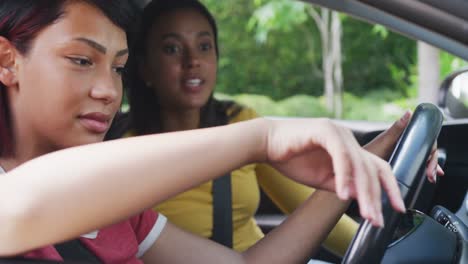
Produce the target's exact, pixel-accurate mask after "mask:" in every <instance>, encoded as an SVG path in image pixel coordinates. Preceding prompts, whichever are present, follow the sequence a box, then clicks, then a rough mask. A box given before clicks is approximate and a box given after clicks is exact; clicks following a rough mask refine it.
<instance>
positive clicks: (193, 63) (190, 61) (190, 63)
mask: <svg viewBox="0 0 468 264" xmlns="http://www.w3.org/2000/svg"><path fill="white" fill-rule="evenodd" d="M184 66H185V67H187V68H195V67H199V66H200V57H199V56H198V55H197V54H195V52H187V53H186V54H185V56H184Z"/></svg>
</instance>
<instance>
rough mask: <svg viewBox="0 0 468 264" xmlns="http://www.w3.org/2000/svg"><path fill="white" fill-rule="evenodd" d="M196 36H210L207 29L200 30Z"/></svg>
mask: <svg viewBox="0 0 468 264" xmlns="http://www.w3.org/2000/svg"><path fill="white" fill-rule="evenodd" d="M197 35H198V37H211V33H210V32H209V31H202V32H200V33H198V34H197Z"/></svg>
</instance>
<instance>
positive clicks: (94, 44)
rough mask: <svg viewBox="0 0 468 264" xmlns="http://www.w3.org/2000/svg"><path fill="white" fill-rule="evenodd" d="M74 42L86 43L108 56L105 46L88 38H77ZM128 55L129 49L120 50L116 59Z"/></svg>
mask: <svg viewBox="0 0 468 264" xmlns="http://www.w3.org/2000/svg"><path fill="white" fill-rule="evenodd" d="M73 40H77V41H81V42H84V43H86V44H87V45H88V46H90V47H91V48H93V49H95V50H97V51H99V52H101V53H102V54H106V53H107V48H106V47H104V46H103V45H101V44H99V43H98V42H96V41H94V40H92V39H88V38H75V39H73ZM126 54H128V49H123V50H119V51H118V52H117V55H116V57H120V56H124V55H126Z"/></svg>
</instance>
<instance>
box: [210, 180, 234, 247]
mask: <svg viewBox="0 0 468 264" xmlns="http://www.w3.org/2000/svg"><path fill="white" fill-rule="evenodd" d="M211 191H212V193H213V235H212V236H211V240H213V241H215V242H218V243H220V244H222V245H225V246H226V247H229V248H232V196H231V195H232V191H231V173H228V174H226V175H224V176H223V177H221V178H218V179H216V180H214V181H213V186H212V190H211Z"/></svg>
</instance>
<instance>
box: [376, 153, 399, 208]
mask: <svg viewBox="0 0 468 264" xmlns="http://www.w3.org/2000/svg"><path fill="white" fill-rule="evenodd" d="M373 158H374V159H378V161H377V163H378V164H379V169H380V171H379V173H378V175H379V179H380V183H381V184H382V186H383V188H384V190H385V191H386V192H387V196H388V198H389V200H390V203H391V204H392V206H393V208H395V209H396V210H397V211H400V212H402V213H403V212H405V211H406V207H405V203H404V202H403V199H402V197H401V192H400V188H399V187H398V183H397V180H396V178H395V176H394V175H393V173H392V169H391V167H390V165H389V164H388V163H387V162H385V161H383V160H381V159H379V158H378V157H375V156H374V157H373Z"/></svg>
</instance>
